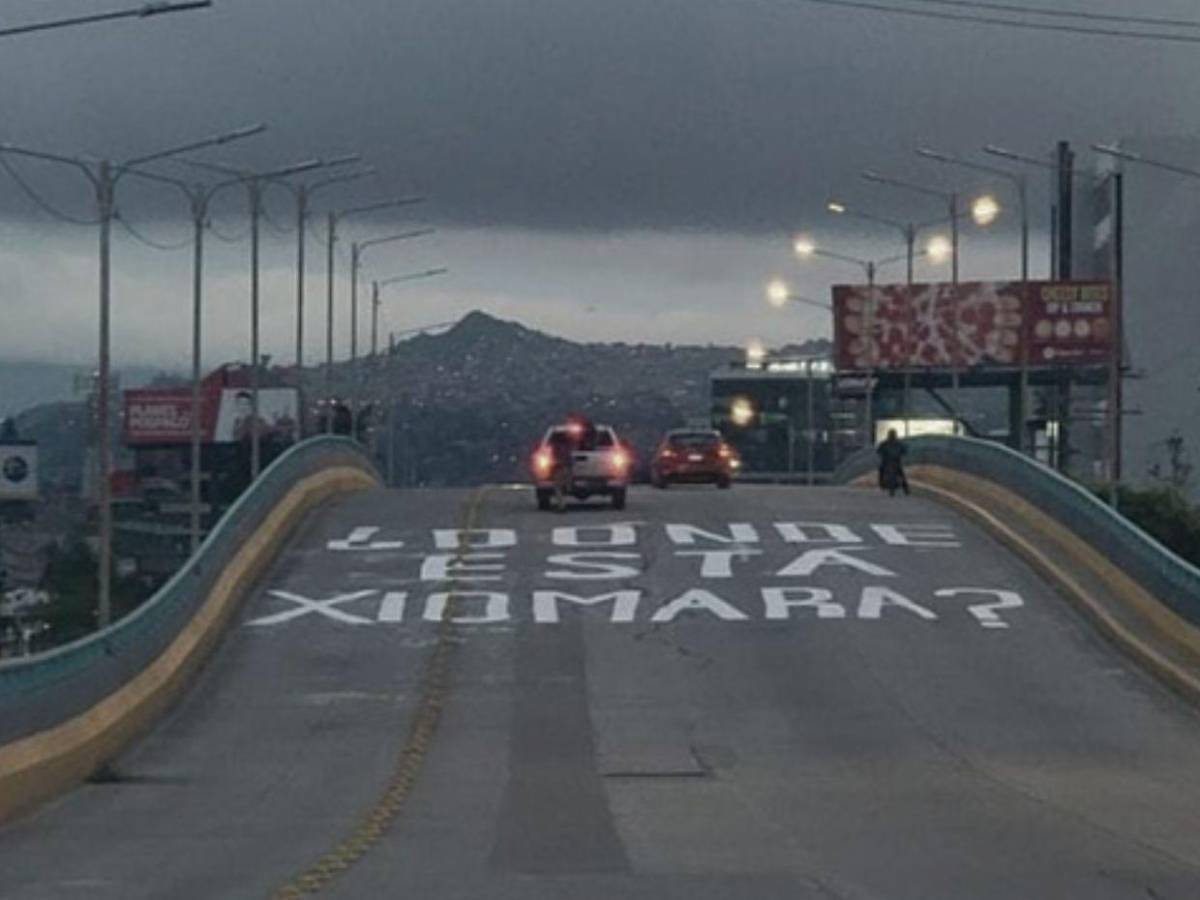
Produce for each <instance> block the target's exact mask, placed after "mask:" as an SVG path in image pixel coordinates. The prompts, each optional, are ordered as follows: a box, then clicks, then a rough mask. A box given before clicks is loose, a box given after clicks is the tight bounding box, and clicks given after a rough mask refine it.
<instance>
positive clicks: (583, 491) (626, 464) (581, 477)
mask: <svg viewBox="0 0 1200 900" xmlns="http://www.w3.org/2000/svg"><path fill="white" fill-rule="evenodd" d="M563 455H565V456H567V457H568V458H569V460H570V481H569V483H568V484H567V485H566V493H567V494H569V495H571V496H572V497H574V498H575V499H577V500H586V499H587V498H588V497H591V496H593V495H602V496H608V497H610V498H611V499H612V505H613V509H624V508H625V491H626V488H627V487H628V486H629V475H630V470H631V469H632V467H633V458H632V456H631V455H630V453H629V451H628V450H626V449H625V447H624V446H622V444H621V442H620V440H618V438H617V433H616V432H615V431H613V429H612V428H610V427H609V426H607V425H590V426H589V425H587V424H584V423H581V422H579V421H576V420H570V421H567V422H565V423H564V424H562V425H553V426H551V427H550V428H548V429H547V430H546V434H545V436H544V437H543V438H542V442H541V443H540V444H539V445H538V448H537V449H536V450H535V451H534V453H533V481H534V487H535V489H536V492H537V504H538V509H550V508H551V506H552V504H553V500H554V491H555V460H556V458H559V457H560V456H563Z"/></svg>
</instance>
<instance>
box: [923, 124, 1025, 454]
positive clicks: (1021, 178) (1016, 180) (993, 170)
mask: <svg viewBox="0 0 1200 900" xmlns="http://www.w3.org/2000/svg"><path fill="white" fill-rule="evenodd" d="M997 151H998V148H993V147H985V148H984V152H985V153H992V154H994V155H1000V156H1007V155H1008V154H1007V153H1004V152H1002V151H1001V152H997ZM917 155H918V156H923V157H925V158H926V159H932V160H934V161H936V162H940V163H944V164H947V165H955V166H960V167H962V168H964V169H972V170H974V171H977V172H984V173H987V174H989V175H996V176H999V177H1001V178H1004V179H1006V180H1008V181H1009V182H1011V183H1012V184H1013V187H1014V188H1015V189H1016V193H1017V205H1018V207H1019V209H1018V212H1019V215H1020V218H1021V320H1022V325H1021V329H1022V336H1021V371H1020V378H1019V387H1018V391H1017V395H1018V396H1017V414H1016V416H1015V417H1014V418H1015V419H1016V420H1017V422H1019V423H1020V428H1019V434H1018V435H1017V436H1016V437H1017V449H1018V450H1019V451H1021V452H1022V453H1024V452H1025V451H1026V435H1025V419H1026V414H1027V412H1026V411H1027V410H1028V408H1029V318H1030V310H1029V203H1028V199H1029V198H1028V182H1027V179H1026V177H1025V173H1024V172H1013V171H1010V170H1009V169H1002V168H1000V167H998V166H989V165H985V164H983V163H978V162H975V161H974V160H970V159H963V158H961V157H958V156H954V155H951V154H949V153H942V152H940V151H937V150H931V149H929V148H926V147H922V148H920V149H918V150H917Z"/></svg>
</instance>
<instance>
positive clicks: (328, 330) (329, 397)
mask: <svg viewBox="0 0 1200 900" xmlns="http://www.w3.org/2000/svg"><path fill="white" fill-rule="evenodd" d="M363 174H367V173H363ZM423 199H424V198H423V197H400V198H398V199H395V200H384V201H382V202H380V203H368V204H366V205H365V206H354V207H350V208H349V209H342V210H330V211H329V214H328V220H327V234H326V258H325V275H326V284H325V288H326V297H325V402H326V404H327V405H328V407H329V408H328V410H327V412H326V415H325V431H326V433H329V432H331V431H332V430H333V407H332V402H333V282H334V253H333V250H334V245H335V244H336V243H337V227H338V222H340V221H341V220H342V219H344V218H345V217H346V216H353V215H359V214H361V213H368V212H374V211H376V210H380V209H391V208H393V207H397V206H408V205H410V204H413V203H420V202H421V201H422V200H423ZM352 274H354V273H352ZM352 290H354V288H352ZM357 305H358V304H357V303H352V304H351V306H352V308H355V309H356V308H357ZM352 316H353V317H354V320H355V321H354V323H353V324H354V325H355V326H357V312H354V313H353V314H352ZM357 330H358V329H357V327H354V328H353V329H352V331H354V332H357ZM356 341H357V339H356V338H355V337H354V336H352V337H351V342H352V343H355V342H356ZM351 374H352V377H353V373H351Z"/></svg>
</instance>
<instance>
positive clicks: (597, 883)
mask: <svg viewBox="0 0 1200 900" xmlns="http://www.w3.org/2000/svg"><path fill="white" fill-rule="evenodd" d="M468 525H469V526H471V527H473V528H475V529H480V530H476V531H473V532H471V533H470V534H467V535H458V534H456V533H454V531H453V530H454V529H456V528H461V527H464V526H468ZM468 545H470V546H468ZM443 614H445V615H446V616H451V617H454V618H456V619H458V620H459V621H458V622H457V623H456V624H453V625H451V626H449V627H443V626H441V625H439V622H438V621H437V620H439V619H441V618H442V616H443ZM431 717H432V719H431ZM433 720H436V729H434V730H432V734H430V733H429V727H430V725H431V722H432V721H433ZM414 723H416V724H417V725H418V727H417V729H416V731H415V732H414V731H413V727H414ZM422 723H424V724H422ZM289 885H290V886H292V887H293V888H300V887H304V886H307V887H312V888H320V889H321V896H330V897H343V898H350V897H413V898H488V900H505V898H514V900H515V898H560V897H571V898H584V900H587V898H596V900H601V898H603V900H610V898H617V897H620V898H646V900H651V898H653V900H671V898H680V900H683V898H687V900H706V898H712V900H718V898H719V900H728V898H847V900H850V898H853V900H867V898H889V900H891V898H895V900H902V898H903V900H931V898H954V900H964V898H1022V900H1028V898H1066V897H1070V898H1076V897H1078V898H1088V900H1102V898H1160V900H1161V898H1179V900H1194V898H1196V897H1200V717H1198V715H1197V712H1196V710H1195V709H1193V708H1192V707H1189V706H1187V705H1186V704H1185V703H1183V702H1182V701H1180V700H1178V699H1177V698H1175V697H1174V696H1173V695H1171V694H1169V693H1168V692H1166V691H1165V690H1163V689H1162V688H1160V687H1159V686H1158V685H1157V684H1156V683H1155V682H1153V681H1152V680H1151V679H1150V678H1149V677H1148V676H1146V675H1144V674H1143V673H1141V672H1140V671H1139V670H1138V669H1136V668H1135V667H1134V666H1133V665H1132V664H1131V663H1129V662H1127V661H1126V660H1125V659H1124V658H1123V657H1122V656H1121V655H1119V654H1118V653H1117V652H1115V651H1114V650H1113V649H1111V648H1110V647H1109V646H1108V645H1107V644H1105V643H1104V642H1103V641H1102V640H1101V639H1100V638H1098V637H1097V636H1096V635H1095V634H1094V633H1093V631H1092V630H1091V628H1090V627H1089V626H1088V625H1087V624H1086V622H1084V621H1083V620H1082V619H1081V618H1079V617H1078V616H1077V615H1076V614H1075V612H1074V611H1073V610H1072V609H1071V608H1070V607H1069V606H1068V605H1067V604H1066V603H1065V602H1064V601H1063V600H1062V599H1061V598H1059V597H1058V596H1057V595H1056V594H1055V593H1054V592H1053V591H1052V590H1050V589H1048V588H1047V587H1046V586H1044V585H1043V584H1042V583H1041V582H1040V581H1039V579H1038V578H1037V577H1036V576H1035V575H1034V574H1033V573H1031V572H1030V571H1029V570H1028V569H1027V568H1026V567H1025V566H1023V565H1022V564H1021V563H1020V562H1018V561H1017V560H1016V559H1014V558H1013V557H1012V556H1011V555H1010V554H1009V553H1008V552H1007V551H1005V550H1004V549H1002V548H1001V547H1000V546H999V545H998V544H996V543H995V542H994V541H993V540H991V539H990V538H989V537H988V536H986V535H985V534H984V533H982V532H981V531H980V530H979V529H977V528H976V527H974V526H973V525H972V524H970V523H968V522H967V521H965V520H964V519H962V518H961V517H959V516H957V515H956V514H955V513H953V512H951V511H949V510H947V509H944V508H941V507H939V506H937V505H934V504H933V503H931V502H929V501H926V500H922V499H918V498H915V497H914V498H896V499H895V500H888V498H885V497H880V496H878V495H877V494H875V493H873V492H860V491H853V490H843V489H812V490H805V489H802V488H774V487H737V488H735V489H733V490H732V491H717V490H714V489H710V488H696V489H671V490H669V491H665V492H658V491H652V490H649V489H646V490H637V491H634V492H633V493H632V494H631V497H630V503H629V507H628V508H627V509H626V510H625V511H623V512H620V513H618V512H614V511H612V510H610V509H608V508H605V507H602V506H595V507H588V508H584V507H578V508H573V509H571V510H569V511H568V512H567V513H565V514H554V513H538V512H536V511H535V510H534V504H533V497H532V494H531V492H529V491H528V490H514V489H504V488H496V489H493V490H491V491H489V492H487V493H486V494H483V495H477V494H476V493H474V492H468V491H428V492H422V491H410V492H404V493H399V492H383V491H380V492H375V493H370V494H363V495H358V496H355V497H352V498H348V499H346V500H343V501H341V502H339V503H337V504H335V505H331V506H329V507H327V508H325V509H323V510H321V511H319V512H318V513H316V514H314V515H313V516H312V517H311V519H310V520H309V521H308V522H307V524H306V525H305V526H304V528H303V529H302V531H301V533H300V534H299V535H298V537H297V538H296V539H295V540H294V541H293V543H292V544H291V546H290V549H289V550H288V551H287V552H285V553H284V554H283V555H282V556H281V558H280V559H279V560H278V562H277V563H276V565H275V566H274V567H273V569H272V571H271V572H270V573H269V574H268V576H267V577H266V578H265V579H264V581H263V583H262V585H261V586H260V589H259V590H257V591H256V592H255V594H254V596H253V597H252V598H251V599H250V600H249V602H248V603H247V604H246V606H245V609H244V612H243V615H242V617H241V620H240V622H239V623H238V625H237V626H236V627H235V628H234V629H233V630H232V632H231V633H230V634H229V636H228V638H227V639H226V640H225V641H224V643H223V645H222V646H221V648H220V650H219V651H218V653H217V655H216V657H215V659H214V660H213V662H212V664H211V665H210V666H208V667H207V669H206V670H205V671H204V673H203V675H202V676H201V678H200V679H199V681H198V683H197V684H196V686H195V688H194V689H193V690H192V691H191V692H190V693H189V695H188V697H187V698H186V700H185V701H184V702H183V703H182V704H181V705H180V706H179V707H178V708H177V709H176V710H175V711H174V712H173V713H172V714H171V715H170V716H169V717H168V718H167V719H166V720H165V721H164V722H162V723H161V725H160V726H159V727H158V728H157V729H155V731H154V732H153V733H152V734H151V735H149V736H148V737H147V738H146V739H145V740H143V741H141V742H140V743H139V744H138V745H137V747H136V748H135V749H133V750H132V751H131V752H129V753H128V754H127V755H126V756H125V758H123V759H121V760H120V761H119V763H118V764H117V765H116V766H115V768H114V771H113V772H112V773H111V777H109V778H107V779H104V780H101V781H100V782H98V783H92V784H89V785H86V786H84V787H82V788H81V789H79V790H77V791H75V792H73V793H71V794H70V795H69V796H67V797H64V798H62V799H61V800H59V801H57V802H56V803H53V804H51V805H50V806H48V807H46V808H44V809H43V810H41V811H39V812H38V813H36V814H34V815H32V816H30V817H27V818H26V819H24V820H22V821H20V822H18V823H15V824H14V825H11V826H9V827H7V828H6V829H4V830H0V896H3V897H5V898H13V900H16V898H21V900H31V898H59V897H87V898H121V900H130V898H141V897H154V898H165V897H170V898H209V897H214V898H216V897H219V898H237V897H264V896H270V895H271V894H273V893H275V892H277V891H279V890H281V889H283V888H285V887H287V886H289Z"/></svg>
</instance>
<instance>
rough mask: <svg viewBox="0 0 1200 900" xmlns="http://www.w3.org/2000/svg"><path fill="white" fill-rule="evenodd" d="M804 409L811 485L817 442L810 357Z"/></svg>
mask: <svg viewBox="0 0 1200 900" xmlns="http://www.w3.org/2000/svg"><path fill="white" fill-rule="evenodd" d="M804 374H805V393H806V395H807V396H806V397H805V410H804V421H805V424H806V426H807V430H808V435H807V437H808V441H807V443H808V446H807V447H806V448H805V449H806V450H807V451H808V465H807V471H808V477H807V479H806V480H807V481H808V486H809V487H812V486H813V467H814V465H815V457H816V454H815V450H816V443H817V426H816V423H815V422H814V421H813V361H812V357H809V358H808V359H807V360H805V372H804Z"/></svg>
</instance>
